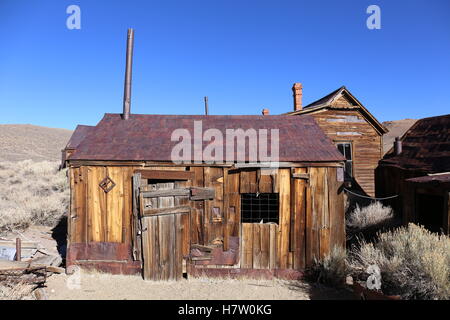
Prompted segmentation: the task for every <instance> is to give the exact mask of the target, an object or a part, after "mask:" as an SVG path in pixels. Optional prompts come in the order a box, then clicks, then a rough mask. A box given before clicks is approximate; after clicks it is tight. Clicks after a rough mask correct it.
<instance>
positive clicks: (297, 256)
mask: <svg viewBox="0 0 450 320" xmlns="http://www.w3.org/2000/svg"><path fill="white" fill-rule="evenodd" d="M306 172H307V169H306V168H294V173H296V174H299V173H306ZM306 185H307V182H306V181H305V180H301V179H294V181H293V186H294V190H293V191H292V198H293V201H292V202H293V208H292V212H293V214H294V230H293V236H294V239H293V241H292V244H293V249H294V261H293V262H294V265H293V268H294V269H295V270H303V269H304V268H305V265H306V264H305V262H306V238H305V228H306V201H307V199H306Z"/></svg>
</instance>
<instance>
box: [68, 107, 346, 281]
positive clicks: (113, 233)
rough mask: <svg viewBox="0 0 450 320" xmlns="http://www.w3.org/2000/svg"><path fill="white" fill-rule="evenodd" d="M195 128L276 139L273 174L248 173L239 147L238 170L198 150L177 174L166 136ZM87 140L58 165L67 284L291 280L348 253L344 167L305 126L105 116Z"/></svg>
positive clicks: (268, 167) (283, 120)
mask: <svg viewBox="0 0 450 320" xmlns="http://www.w3.org/2000/svg"><path fill="white" fill-rule="evenodd" d="M125 112H126V111H125ZM195 121H201V122H202V127H203V130H204V131H205V132H207V130H208V129H215V130H218V131H216V133H217V132H219V133H222V134H223V135H224V136H225V135H226V134H227V129H243V130H248V129H254V130H256V131H259V130H262V129H266V130H269V132H270V130H272V129H278V130H279V162H277V163H275V162H273V163H267V162H264V161H261V160H263V159H262V158H258V159H257V161H254V162H252V161H250V158H249V153H248V152H249V151H248V148H249V147H250V146H249V145H248V144H247V146H246V147H245V146H244V149H242V146H240V147H239V144H238V145H237V146H236V148H234V147H233V149H232V150H233V154H234V155H235V156H236V157H235V159H238V156H239V155H242V154H244V155H245V162H239V161H232V162H228V161H227V162H224V163H221V162H220V161H212V160H211V159H203V160H201V159H200V160H199V159H197V157H198V150H197V151H196V150H195V147H194V149H193V150H191V151H192V153H191V155H192V156H191V157H190V158H189V159H188V161H184V162H183V163H174V162H173V161H172V157H171V156H172V154H171V153H172V151H173V147H174V146H175V145H176V144H177V143H178V141H175V142H174V141H173V140H172V137H171V135H172V133H173V131H174V130H176V129H183V130H185V131H184V132H189V134H190V135H191V136H192V137H195V134H197V133H195V132H194V131H195V130H194V122H195ZM87 131H88V132H87V134H86V135H84V136H83V137H81V136H82V132H81V131H78V130H77V131H76V132H75V133H74V135H75V137H73V139H72V140H74V141H76V142H77V143H74V144H73V145H75V147H74V149H73V150H72V152H71V154H69V155H68V156H67V159H66V160H65V166H66V167H68V175H69V177H70V190H71V201H70V215H69V217H68V221H69V223H68V248H67V257H66V262H67V266H68V270H69V272H70V269H71V268H73V266H81V267H84V268H95V269H100V270H104V271H107V272H112V273H128V274H132V273H142V274H143V276H144V278H145V279H154V280H165V279H179V278H180V277H182V275H183V273H184V272H187V274H188V276H198V275H202V274H206V275H231V276H233V275H239V274H245V275H247V276H252V275H254V276H266V277H273V276H276V277H290V278H295V277H298V276H300V274H301V271H302V270H304V268H305V267H306V266H308V265H310V264H311V262H312V261H313V259H314V257H323V256H324V255H325V254H327V253H328V252H330V250H331V249H332V247H334V246H341V247H342V246H344V245H345V221H344V202H343V191H342V184H343V180H344V174H343V160H344V158H343V156H342V155H341V154H340V153H339V152H338V150H337V149H336V148H335V146H334V145H333V144H332V142H331V141H330V140H329V139H328V137H327V136H326V135H325V134H324V133H323V131H322V130H321V129H320V127H319V126H318V125H317V124H316V122H315V121H314V119H313V117H310V116H307V115H305V116H303V117H291V116H184V115H138V114H129V115H127V116H126V117H124V116H121V114H106V115H105V116H104V118H103V119H102V120H101V121H100V122H99V123H98V124H97V125H96V126H95V127H92V128H91V129H89V130H87ZM259 132H260V131H259ZM78 134H79V135H80V136H77V135H78ZM201 137H202V136H200V141H202V140H201V139H202V138H201ZM79 139H80V140H81V141H78V140H79ZM194 139H195V138H194ZM271 139H273V137H272V138H271ZM205 140H207V139H205ZM233 141H234V140H233ZM269 141H271V140H270V139H269ZM208 143H209V142H206V141H203V147H204V148H206V147H207V144H208ZM233 143H234V142H233ZM227 146H228V145H227ZM223 148H224V149H223V151H224V154H225V146H223ZM270 150H273V149H270ZM276 164H277V165H278V166H279V167H278V168H277V167H273V165H276Z"/></svg>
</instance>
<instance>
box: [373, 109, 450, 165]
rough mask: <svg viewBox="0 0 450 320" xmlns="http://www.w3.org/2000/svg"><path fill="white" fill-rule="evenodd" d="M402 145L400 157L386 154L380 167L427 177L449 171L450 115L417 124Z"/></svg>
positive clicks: (404, 138) (404, 136) (403, 139)
mask: <svg viewBox="0 0 450 320" xmlns="http://www.w3.org/2000/svg"><path fill="white" fill-rule="evenodd" d="M401 141H402V153H401V154H399V155H397V156H396V155H394V154H393V153H389V154H386V155H385V156H384V158H383V159H382V160H381V161H380V165H381V166H397V167H400V168H403V169H406V170H416V171H421V172H426V173H438V172H448V171H450V114H448V115H444V116H438V117H431V118H425V119H420V120H418V121H417V122H416V123H415V124H414V125H413V126H412V127H411V128H410V129H409V130H408V131H407V132H406V133H405V134H404V135H403V137H402V138H401Z"/></svg>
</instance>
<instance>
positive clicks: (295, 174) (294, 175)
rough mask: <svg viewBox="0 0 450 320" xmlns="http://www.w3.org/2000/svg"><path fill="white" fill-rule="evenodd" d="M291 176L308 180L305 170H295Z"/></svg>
mask: <svg viewBox="0 0 450 320" xmlns="http://www.w3.org/2000/svg"><path fill="white" fill-rule="evenodd" d="M294 172H295V171H294ZM292 178H295V179H305V180H308V179H309V173H306V172H295V173H294V174H293V175H292Z"/></svg>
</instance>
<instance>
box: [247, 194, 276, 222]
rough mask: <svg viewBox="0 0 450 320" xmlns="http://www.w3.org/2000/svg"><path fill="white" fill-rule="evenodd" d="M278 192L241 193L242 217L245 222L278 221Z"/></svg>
mask: <svg viewBox="0 0 450 320" xmlns="http://www.w3.org/2000/svg"><path fill="white" fill-rule="evenodd" d="M278 210H279V196H278V193H243V194H241V217H242V222H244V223H260V222H262V223H267V222H274V223H278Z"/></svg>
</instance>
